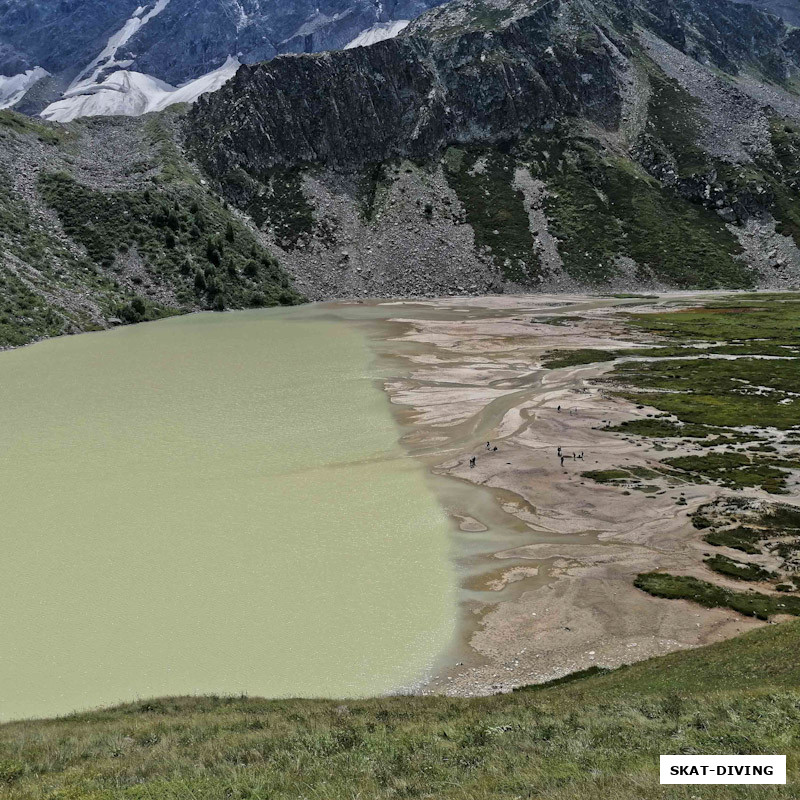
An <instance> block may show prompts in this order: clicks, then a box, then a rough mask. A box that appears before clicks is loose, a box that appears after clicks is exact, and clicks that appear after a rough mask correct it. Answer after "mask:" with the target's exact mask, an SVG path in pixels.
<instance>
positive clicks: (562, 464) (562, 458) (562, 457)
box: [561, 456, 564, 467]
mask: <svg viewBox="0 0 800 800" xmlns="http://www.w3.org/2000/svg"><path fill="white" fill-rule="evenodd" d="M561 466H562V467H563V466H564V456H561Z"/></svg>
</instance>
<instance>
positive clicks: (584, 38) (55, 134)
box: [0, 0, 800, 345]
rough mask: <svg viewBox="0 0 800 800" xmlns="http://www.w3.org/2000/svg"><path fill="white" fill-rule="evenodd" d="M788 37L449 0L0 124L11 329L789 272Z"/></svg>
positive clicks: (697, 13) (799, 240) (794, 87)
mask: <svg viewBox="0 0 800 800" xmlns="http://www.w3.org/2000/svg"><path fill="white" fill-rule="evenodd" d="M799 77H800V36H799V35H798V30H797V29H790V28H787V27H786V26H785V25H784V24H783V23H782V22H781V21H780V20H779V19H778V18H776V17H774V16H771V15H768V14H765V13H763V12H761V11H759V10H758V9H756V8H754V7H753V6H752V5H747V4H741V3H733V2H728V0H668V2H662V0H456V1H455V2H452V3H447V4H444V5H441V6H439V7H436V8H434V9H433V10H431V11H430V12H428V13H427V14H425V15H423V16H422V17H420V18H419V19H418V20H416V21H415V22H413V23H412V24H411V25H410V26H409V27H408V28H407V29H406V31H404V32H403V34H401V35H400V36H399V37H398V38H396V39H393V40H389V41H383V42H378V43H377V44H374V45H372V46H370V47H362V48H356V49H353V50H347V51H340V52H330V53H323V54H307V55H291V56H282V57H279V58H276V59H274V60H272V61H269V62H265V63H262V64H256V65H251V66H243V67H242V68H241V69H240V70H239V71H238V73H237V74H236V76H235V77H234V78H233V79H232V80H231V81H230V82H229V83H228V84H227V85H226V86H225V87H223V88H222V89H221V90H220V91H219V92H217V93H215V94H212V95H207V96H206V97H204V98H202V99H201V100H200V102H198V103H197V104H196V105H195V106H194V107H192V108H191V109H189V110H187V109H185V108H182V107H176V108H175V109H173V110H172V111H169V112H163V113H160V114H152V115H147V116H146V117H144V118H142V119H133V120H131V119H121V118H114V119H110V118H97V119H93V120H92V121H86V122H76V123H72V124H69V125H66V126H62V125H56V124H46V123H41V122H38V121H34V120H32V119H30V118H26V117H22V116H20V115H14V114H12V113H9V112H5V114H4V116H3V117H2V118H1V119H0V134H2V136H1V137H0V202H2V209H3V213H2V215H0V248H2V252H3V261H2V279H3V281H4V286H5V287H6V288H5V292H4V295H3V296H4V306H3V309H2V312H3V316H2V318H0V330H1V331H3V333H2V336H0V345H14V344H23V343H25V342H27V341H31V340H33V339H35V338H39V337H41V336H48V335H54V334H56V333H61V332H69V331H79V330H91V329H93V328H96V327H107V326H108V325H110V324H116V322H115V321H117V320H118V321H122V322H127V321H136V320H140V319H150V318H154V317H157V316H160V315H163V314H167V313H177V312H181V311H189V310H195V309H201V308H210V309H221V308H228V307H230V308H243V307H248V306H256V305H269V304H274V303H292V302H296V301H298V300H299V299H300V298H301V297H303V298H308V299H327V298H337V297H366V296H387V295H390V296H391V295H394V296H397V295H403V296H413V295H447V294H482V293H494V292H504V291H505V292H524V291H542V290H549V291H576V290H584V291H585V290H590V291H596V290H599V291H631V290H639V289H650V290H661V289H666V288H681V289H696V288H734V289H748V288H765V287H768V288H781V289H783V288H792V287H795V286H798V285H800V95H798V86H800V84H799V83H798V78H799Z"/></svg>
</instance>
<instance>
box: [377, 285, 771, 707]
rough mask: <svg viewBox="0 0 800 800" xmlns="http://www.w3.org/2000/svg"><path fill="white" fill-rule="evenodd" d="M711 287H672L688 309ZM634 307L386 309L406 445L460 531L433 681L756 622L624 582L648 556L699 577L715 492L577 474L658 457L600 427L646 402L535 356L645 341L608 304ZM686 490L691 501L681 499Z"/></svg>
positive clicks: (511, 301) (468, 680) (482, 301)
mask: <svg viewBox="0 0 800 800" xmlns="http://www.w3.org/2000/svg"><path fill="white" fill-rule="evenodd" d="M708 296H709V295H708V294H707V293H704V294H701V295H694V296H691V297H690V296H688V295H675V296H671V297H667V298H666V299H668V300H671V301H672V302H676V301H677V302H680V301H681V300H685V301H686V302H687V303H690V302H691V303H695V304H696V303H697V302H698V300H701V299H702V298H703V297H708ZM640 302H641V301H640ZM635 303H636V301H635V300H619V299H617V300H612V299H598V298H591V297H581V296H574V297H564V296H558V297H556V296H553V297H548V296H535V297H493V298H469V299H461V298H458V299H448V300H441V301H430V302H429V303H428V304H427V308H428V309H429V310H433V309H435V311H436V312H437V313H435V314H433V313H428V314H419V315H415V314H413V313H408V312H409V310H410V307H409V308H405V309H404V307H403V306H402V305H397V306H395V310H396V312H397V313H396V316H395V317H394V319H393V322H394V324H395V325H396V327H395V328H394V333H395V335H394V338H393V341H394V343H395V344H396V345H398V350H399V351H400V352H402V356H401V357H400V360H402V361H403V362H404V368H403V369H402V370H398V371H397V374H396V375H395V376H394V377H392V378H389V379H387V381H386V382H385V388H386V391H387V392H388V393H389V396H390V397H391V400H392V402H393V404H394V405H395V408H396V409H397V414H398V419H399V420H400V421H401V424H402V425H403V427H404V437H403V441H404V443H405V444H406V446H407V447H408V448H409V449H410V450H411V452H412V453H414V454H415V455H417V456H418V457H420V458H423V459H424V460H425V461H426V462H427V464H428V466H429V468H430V470H431V472H432V474H433V476H434V477H433V480H434V482H435V485H436V487H437V490H438V491H439V493H440V496H442V497H443V502H444V503H445V506H446V507H447V509H448V511H449V512H450V514H451V516H452V517H453V518H454V520H455V521H456V523H457V524H458V528H459V532H458V533H457V534H456V535H455V537H454V539H455V541H454V553H455V558H456V561H457V563H458V568H459V571H460V579H461V584H462V604H461V611H462V614H461V619H462V625H461V632H460V635H459V636H458V637H457V639H456V641H455V642H454V643H453V645H452V647H451V648H450V650H449V651H448V653H447V654H446V656H445V657H444V658H443V659H442V661H441V663H440V667H439V669H438V670H436V671H435V674H434V676H433V677H432V678H431V680H430V681H429V683H428V684H427V686H426V687H425V689H424V691H425V692H430V693H440V692H444V693H447V694H454V695H468V696H469V695H476V694H487V693H492V692H496V691H504V690H509V689H511V688H513V687H515V686H519V685H523V684H528V683H538V682H543V681H547V680H551V679H553V678H557V677H560V676H562V675H565V674H567V673H570V672H573V671H576V670H582V669H586V668H588V667H591V666H604V667H616V666H619V665H621V664H626V663H631V662H633V661H637V660H641V659H644V658H648V657H650V656H655V655H660V654H664V653H667V652H671V651H674V650H678V649H682V648H689V647H696V646H699V645H703V644H707V643H710V642H713V641H717V640H720V639H724V638H727V637H730V636H733V635H736V634H738V633H740V632H743V631H745V630H748V629H750V628H753V627H757V626H759V625H763V624H764V623H762V622H759V621H757V620H754V619H751V618H745V617H741V616H739V615H737V614H735V613H733V612H731V611H729V610H726V609H706V608H703V607H701V606H697V605H694V604H691V603H689V602H686V601H667V600H660V599H657V598H654V597H651V596H650V595H648V594H645V593H644V592H642V591H640V590H639V589H637V588H635V587H634V585H633V581H634V579H635V577H636V575H637V574H639V573H641V572H648V571H651V570H654V569H668V570H671V571H672V570H680V571H681V572H682V574H692V573H693V571H698V572H701V567H702V560H703V553H704V550H707V547H708V546H707V545H704V544H703V542H702V541H701V540H700V535H699V532H698V531H696V530H695V529H694V528H693V527H692V525H691V522H690V519H689V515H690V514H691V513H692V512H693V511H694V510H696V509H697V508H698V507H699V506H700V505H702V504H704V503H707V502H709V501H710V500H712V499H714V498H715V497H717V496H719V495H720V494H721V493H723V492H724V491H725V490H724V489H720V488H719V487H717V486H708V485H704V486H695V485H689V484H686V485H680V486H672V487H668V486H663V485H662V486H661V487H660V488H659V490H658V491H657V492H653V493H650V494H645V493H643V492H638V491H632V492H630V493H627V494H623V493H622V492H620V490H619V489H617V488H612V487H608V486H603V485H601V484H598V483H595V482H593V481H591V480H589V479H586V478H584V477H582V476H581V473H582V472H584V471H588V470H605V469H611V468H614V467H620V466H623V467H636V466H640V467H647V466H648V465H655V464H658V456H657V454H656V453H655V452H653V451H652V450H651V449H650V447H649V446H648V445H647V444H642V442H641V441H634V440H633V439H632V438H626V437H623V436H621V435H619V434H614V433H610V432H608V431H604V430H601V429H602V428H603V427H605V426H606V425H607V424H609V423H611V424H615V423H618V422H621V421H624V420H630V419H635V418H638V417H643V416H646V415H648V414H653V413H655V410H654V409H650V408H646V407H637V406H635V405H634V404H632V403H630V402H628V401H626V400H622V399H619V398H616V397H613V396H610V395H609V394H608V393H607V392H605V391H604V390H602V389H601V388H598V386H596V385H595V384H594V382H593V381H594V379H596V378H598V377H600V376H601V375H602V374H603V373H604V372H606V371H607V370H609V369H611V367H610V365H590V366H581V367H568V368H564V369H559V370H546V369H543V368H542V366H541V362H542V356H543V354H545V353H547V352H550V351H553V350H557V349H562V348H563V349H565V350H568V349H579V348H608V349H612V348H620V347H636V346H637V345H643V344H646V342H645V341H644V340H641V339H640V340H638V341H637V340H636V339H635V338H632V334H631V333H630V332H626V331H625V329H624V328H623V327H622V325H621V324H620V322H619V320H618V315H617V313H616V312H617V310H618V309H617V307H618V306H620V305H625V306H626V307H627V308H633V307H634V305H635ZM650 305H652V303H650ZM559 406H560V407H561V411H559V410H558V408H559ZM487 441H489V442H491V448H492V449H490V450H487V449H486V442H487ZM676 444H677V445H678V446H679V444H680V443H679V442H678V443H676ZM559 446H560V447H561V448H562V452H563V454H564V455H565V456H566V458H565V460H564V463H563V466H562V464H561V459H560V458H559V457H558V451H557V448H558V447H559ZM495 447H496V448H497V450H496V451H495V450H494V448H495ZM573 453H574V454H575V455H576V456H580V454H581V453H583V458H582V459H581V458H579V457H576V458H573ZM473 456H474V457H475V458H476V459H477V462H476V465H475V467H474V468H471V467H470V459H471V458H472V457H473ZM681 494H682V495H683V500H681V503H683V502H684V501H685V505H683V504H681V505H679V504H678V502H679V498H680V496H681ZM752 494H753V496H759V497H760V496H766V495H764V494H763V493H761V492H760V491H757V490H753V491H752ZM698 565H699V567H698Z"/></svg>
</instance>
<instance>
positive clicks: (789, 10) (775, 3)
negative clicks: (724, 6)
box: [740, 0, 800, 26]
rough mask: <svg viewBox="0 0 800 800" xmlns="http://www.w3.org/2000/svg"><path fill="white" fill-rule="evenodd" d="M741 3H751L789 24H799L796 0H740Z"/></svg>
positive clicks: (798, 8)
mask: <svg viewBox="0 0 800 800" xmlns="http://www.w3.org/2000/svg"><path fill="white" fill-rule="evenodd" d="M740 2H742V3H750V4H751V5H754V6H756V8H760V9H761V10H762V11H766V12H767V13H769V14H774V15H775V16H776V17H781V19H783V20H784V22H786V23H788V24H789V25H795V26H800V3H798V2H797V0H740Z"/></svg>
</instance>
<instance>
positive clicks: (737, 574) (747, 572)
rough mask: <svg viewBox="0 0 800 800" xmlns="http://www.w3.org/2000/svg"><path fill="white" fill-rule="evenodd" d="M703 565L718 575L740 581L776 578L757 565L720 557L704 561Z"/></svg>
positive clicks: (772, 573)
mask: <svg viewBox="0 0 800 800" xmlns="http://www.w3.org/2000/svg"><path fill="white" fill-rule="evenodd" d="M705 564H706V566H707V567H708V568H709V569H711V570H714V572H718V573H719V574H720V575H725V576H726V577H729V578H736V579H737V580H740V581H768V580H772V579H774V578H777V577H778V576H777V574H776V573H774V572H770V570H768V569H764V568H763V567H759V566H758V565H757V564H746V563H741V562H738V561H734V560H733V559H732V558H728V557H727V556H722V555H716V556H712V557H711V558H707V559H705Z"/></svg>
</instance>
